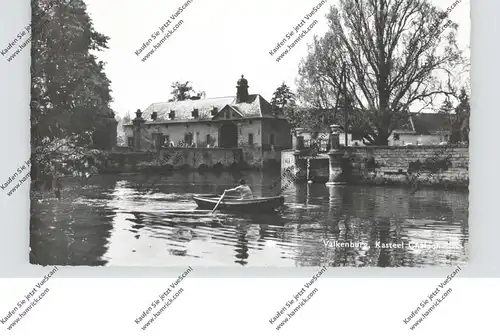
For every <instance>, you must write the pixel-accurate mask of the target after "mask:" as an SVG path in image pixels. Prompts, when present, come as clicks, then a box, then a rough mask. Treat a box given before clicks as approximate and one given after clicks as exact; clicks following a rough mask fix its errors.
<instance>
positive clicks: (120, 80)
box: [86, 0, 470, 116]
mask: <svg viewBox="0 0 500 336" xmlns="http://www.w3.org/2000/svg"><path fill="white" fill-rule="evenodd" d="M320 1H321V0H300V1H290V0H252V1H244V0H193V2H192V3H191V4H190V5H189V6H188V7H187V8H186V9H185V10H184V12H183V13H181V14H180V15H179V16H178V17H177V18H176V19H175V20H171V21H172V23H171V25H170V27H169V28H172V27H173V26H174V25H175V24H176V23H177V22H179V21H180V20H183V23H182V24H181V25H180V26H179V28H178V29H177V30H176V31H175V32H174V33H173V34H172V36H171V37H170V38H168V39H167V40H166V41H165V42H164V43H163V44H162V45H161V47H160V48H159V49H157V50H156V51H155V53H154V54H152V55H151V56H150V57H149V58H148V59H147V60H146V61H145V62H142V61H141V58H142V56H144V55H145V54H146V53H147V52H148V51H149V50H150V49H151V47H152V45H150V46H149V47H148V48H146V50H145V51H143V52H142V53H141V57H138V56H136V54H135V51H136V50H138V49H139V48H140V47H141V45H142V44H143V43H144V42H145V41H147V40H148V39H149V38H150V37H151V34H153V33H154V32H155V31H157V30H158V29H159V27H160V26H162V25H163V24H164V23H165V22H167V21H168V19H169V17H170V15H172V14H174V13H175V12H176V11H177V8H178V7H179V6H181V5H182V4H184V3H185V2H186V0H168V1H165V0H141V1H136V0H134V1H132V0H120V1H119V2H118V1H116V0H115V1H111V0H86V3H87V5H88V10H89V13H90V16H91V18H92V20H93V22H94V26H95V29H96V30H97V31H98V32H100V33H103V34H105V35H107V36H109V37H110V41H109V49H108V50H106V51H105V52H102V53H99V54H98V56H99V59H100V60H103V61H105V62H106V63H107V65H106V74H107V75H108V77H109V78H110V80H111V81H112V84H111V89H112V90H113V93H112V94H113V97H114V102H113V103H112V108H113V109H114V110H115V111H116V112H117V113H118V114H119V115H121V116H123V115H125V114H126V113H127V111H130V112H131V113H132V112H134V111H135V110H136V109H138V108H139V109H145V108H146V107H148V106H149V105H150V104H151V103H154V102H163V101H167V100H168V99H169V98H170V91H171V89H170V84H171V83H172V82H175V81H191V82H192V84H193V87H194V89H195V90H197V91H198V90H202V91H205V92H206V96H207V97H222V96H232V95H235V94H236V88H235V85H236V81H237V80H238V79H239V78H240V76H241V75H242V74H244V75H245V78H247V79H248V82H249V86H250V89H249V91H250V93H253V94H256V93H259V94H261V95H263V96H264V97H265V98H266V99H268V100H270V99H271V96H272V93H273V92H274V90H275V89H276V87H278V86H279V85H280V84H281V83H282V82H283V81H285V82H286V83H287V84H288V85H289V86H291V87H292V88H293V89H294V88H295V78H296V76H297V70H298V69H297V64H298V63H299V61H300V60H301V59H302V58H303V57H305V56H306V55H307V45H308V44H310V43H311V42H312V39H313V36H314V35H320V36H322V35H323V34H324V33H325V31H326V29H327V21H326V19H325V14H326V13H327V11H328V9H329V8H330V5H332V4H334V3H336V1H337V0H329V1H327V3H326V4H325V5H324V6H323V7H322V8H321V9H320V11H318V13H316V14H315V15H314V17H315V19H317V20H318V22H319V23H318V24H317V25H315V26H314V27H313V29H312V30H311V31H310V32H309V33H308V34H307V35H306V36H305V37H304V38H303V39H302V40H301V41H300V42H299V43H298V44H297V45H296V46H295V47H294V48H293V49H292V50H291V51H290V52H289V53H288V54H287V55H286V56H284V58H283V59H282V60H281V61H280V62H279V63H278V62H276V60H275V59H276V55H275V56H274V57H273V56H271V55H270V54H269V51H270V50H271V49H273V48H274V47H275V46H276V44H277V43H278V41H280V40H282V39H283V38H284V35H285V34H286V33H287V32H288V31H290V30H293V27H294V26H296V25H297V24H298V23H299V22H300V21H301V20H302V18H303V16H304V15H305V14H307V13H309V12H310V11H311V9H312V7H314V6H316V5H317V4H318V3H319V2H320ZM432 2H434V3H435V4H437V5H438V6H439V7H442V8H443V9H444V8H447V7H448V6H449V5H451V4H452V3H453V2H454V0H433V1H432ZM292 3H293V5H291V4H292ZM469 7H470V2H469V0H462V1H461V3H460V4H458V6H457V7H456V8H455V9H454V10H453V12H452V13H451V14H450V17H451V19H452V20H454V21H455V22H457V23H459V25H460V28H459V35H458V39H459V43H460V45H461V46H462V47H466V46H468V45H469V35H470V18H469ZM311 21H313V19H311ZM161 36H163V34H161V35H160V37H161ZM153 43H156V41H153Z"/></svg>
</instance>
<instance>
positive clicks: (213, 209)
mask: <svg viewBox="0 0 500 336" xmlns="http://www.w3.org/2000/svg"><path fill="white" fill-rule="evenodd" d="M225 194H226V191H225V190H224V192H223V193H222V196H221V197H220V199H219V202H217V204H216V205H215V208H214V209H213V210H212V212H211V213H214V212H215V210H216V209H217V207H218V206H219V204H220V201H222V199H223V198H224V195H225Z"/></svg>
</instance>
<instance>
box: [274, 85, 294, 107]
mask: <svg viewBox="0 0 500 336" xmlns="http://www.w3.org/2000/svg"><path fill="white" fill-rule="evenodd" d="M294 103H295V94H294V93H293V92H292V90H291V89H290V87H289V86H288V85H286V83H285V82H283V83H281V85H280V86H278V87H277V88H276V90H275V91H274V93H273V97H272V99H271V105H272V106H273V107H275V108H280V109H282V108H284V107H285V106H286V105H287V104H294Z"/></svg>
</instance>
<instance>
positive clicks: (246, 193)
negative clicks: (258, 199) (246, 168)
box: [224, 179, 253, 199]
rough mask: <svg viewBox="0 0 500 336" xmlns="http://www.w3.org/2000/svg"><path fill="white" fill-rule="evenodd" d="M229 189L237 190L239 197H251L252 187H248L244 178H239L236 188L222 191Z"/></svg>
mask: <svg viewBox="0 0 500 336" xmlns="http://www.w3.org/2000/svg"><path fill="white" fill-rule="evenodd" d="M230 191H237V192H239V193H240V197H241V199H252V198H253V193H252V189H250V187H249V186H248V185H247V183H246V181H245V180H244V179H241V180H240V185H239V186H237V187H236V188H232V189H227V190H224V192H230Z"/></svg>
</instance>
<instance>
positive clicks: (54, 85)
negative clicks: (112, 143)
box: [30, 0, 116, 180]
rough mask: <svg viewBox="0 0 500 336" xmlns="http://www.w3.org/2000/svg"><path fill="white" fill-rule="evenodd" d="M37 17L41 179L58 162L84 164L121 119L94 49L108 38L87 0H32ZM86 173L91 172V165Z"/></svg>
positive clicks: (34, 68) (34, 141)
mask: <svg viewBox="0 0 500 336" xmlns="http://www.w3.org/2000/svg"><path fill="white" fill-rule="evenodd" d="M32 16H33V31H32V42H31V48H32V50H31V106H30V107H31V147H32V169H33V171H32V178H33V179H35V180H36V179H44V178H46V177H47V176H48V175H49V174H53V173H54V169H55V168H54V166H56V165H59V166H60V168H62V165H73V168H75V169H80V168H81V167H84V164H82V165H80V164H77V162H80V160H84V161H87V159H86V158H87V157H89V156H90V157H92V156H95V155H97V152H98V149H99V148H102V147H106V146H107V145H108V143H107V142H108V141H107V140H108V139H109V129H110V127H113V125H114V127H116V121H115V119H114V113H113V111H112V110H111V108H110V106H109V103H110V102H111V101H112V98H111V90H110V88H109V86H110V81H109V79H108V78H107V77H106V75H105V73H104V63H103V62H101V61H98V60H97V59H96V57H95V56H94V55H93V54H92V51H99V50H103V49H106V48H107V42H108V37H106V36H104V35H102V34H100V33H98V32H96V31H95V30H94V27H93V24H92V21H91V19H90V18H89V16H88V14H87V8H86V5H85V3H84V2H83V1H82V0H71V1H69V0H65V1H60V2H57V3H56V4H49V1H47V0H32ZM92 150H93V151H92ZM96 151H97V152H96ZM96 161H97V160H94V162H96ZM89 169H90V168H89ZM80 172H81V173H82V175H85V169H84V170H82V171H77V174H78V175H80ZM59 173H62V171H59Z"/></svg>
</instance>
